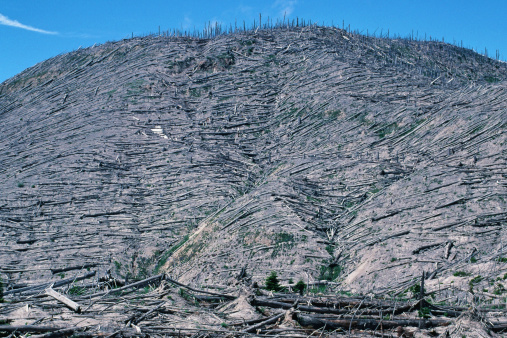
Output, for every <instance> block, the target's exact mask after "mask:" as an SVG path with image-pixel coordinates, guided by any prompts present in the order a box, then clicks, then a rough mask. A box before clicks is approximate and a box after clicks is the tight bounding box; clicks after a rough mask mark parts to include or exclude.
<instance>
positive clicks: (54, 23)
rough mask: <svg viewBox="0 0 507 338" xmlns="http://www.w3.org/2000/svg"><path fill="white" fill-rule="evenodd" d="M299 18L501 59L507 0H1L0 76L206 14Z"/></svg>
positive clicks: (506, 39)
mask: <svg viewBox="0 0 507 338" xmlns="http://www.w3.org/2000/svg"><path fill="white" fill-rule="evenodd" d="M259 13H262V17H263V18H267V17H268V16H269V17H270V18H273V19H275V20H276V19H277V18H280V19H281V18H283V15H284V13H285V14H286V16H287V17H288V18H296V17H299V18H304V19H306V20H308V19H309V20H312V22H317V23H318V24H326V25H330V24H331V23H334V24H335V25H339V26H341V25H342V22H343V20H344V21H345V25H349V24H350V26H351V28H352V29H358V30H359V31H363V32H364V33H366V30H368V32H369V33H370V34H371V33H372V32H375V31H376V32H377V34H378V33H380V31H381V30H382V31H383V32H384V33H385V32H386V31H387V30H388V29H389V31H390V34H391V35H392V34H393V33H396V34H400V35H402V36H407V35H409V34H411V33H412V31H413V33H414V35H416V34H418V35H419V37H424V35H425V34H426V36H428V37H429V36H430V35H431V36H432V37H437V38H439V39H442V37H443V38H445V41H448V42H453V41H456V42H459V43H460V42H461V41H463V45H464V46H466V47H469V48H474V49H475V50H478V51H479V52H481V53H483V52H484V49H485V48H487V49H488V54H489V55H490V56H493V57H494V56H495V52H496V50H499V52H500V58H501V59H502V60H506V59H507V57H506V56H507V19H506V17H507V0H483V1H477V0H474V1H471V0H461V1H457V0H438V1H435V0H424V1H422V0H417V1H416V0H391V1H390V0H346V1H344V0H334V1H331V0H322V1H319V0H274V1H266V0H257V1H246V0H226V1H201V0H199V1H191V0H188V1H181V0H180V1H168V0H144V1H139V0H137V1H132V0H121V1H120V0H100V1H99V0H65V1H64V0H48V1H41V0H1V1H0V82H2V81H4V80H6V79H8V78H10V77H12V76H14V75H15V74H17V73H19V72H21V71H22V70H24V69H26V68H28V67H31V66H33V65H35V64H36V63H38V62H40V61H43V60H45V59H48V58H50V57H52V56H55V55H58V54H61V53H65V52H70V51H73V50H75V49H77V48H79V47H88V46H92V45H93V44H95V43H104V42H106V41H114V40H119V39H123V38H126V37H129V36H131V34H132V33H133V34H134V35H143V34H147V33H150V32H157V31H158V27H159V26H160V28H161V29H162V30H168V29H173V28H177V29H183V30H185V29H190V30H193V29H194V27H195V28H196V29H202V28H203V27H204V24H205V23H207V22H215V21H216V22H220V23H223V24H224V25H225V24H226V25H228V24H230V23H232V24H233V25H234V22H235V20H237V22H238V23H241V24H242V22H243V20H245V21H246V22H247V23H250V24H251V23H253V20H254V19H255V20H258V18H259Z"/></svg>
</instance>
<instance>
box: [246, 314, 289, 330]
mask: <svg viewBox="0 0 507 338" xmlns="http://www.w3.org/2000/svg"><path fill="white" fill-rule="evenodd" d="M283 316H285V312H284V313H280V314H277V315H275V316H272V317H270V318H268V319H266V320H265V321H262V322H260V323H259V324H255V325H252V326H250V327H248V328H246V329H244V330H243V331H241V332H244V333H248V332H255V331H256V330H257V329H259V328H261V327H263V326H264V325H269V324H272V323H276V321H277V320H278V319H280V318H282V317H283Z"/></svg>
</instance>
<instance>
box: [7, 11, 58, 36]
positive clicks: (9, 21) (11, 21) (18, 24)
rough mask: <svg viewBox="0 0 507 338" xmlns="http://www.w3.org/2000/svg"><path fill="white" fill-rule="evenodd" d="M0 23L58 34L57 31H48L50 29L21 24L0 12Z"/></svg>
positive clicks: (38, 31) (43, 32)
mask: <svg viewBox="0 0 507 338" xmlns="http://www.w3.org/2000/svg"><path fill="white" fill-rule="evenodd" d="M0 25H5V26H11V27H16V28H21V29H26V30H28V31H32V32H37V33H42V34H52V35H56V34H58V32H50V31H46V30H44V29H39V28H35V27H32V26H27V25H23V24H22V23H21V22H19V21H16V20H11V19H9V18H8V17H6V16H5V15H2V14H0Z"/></svg>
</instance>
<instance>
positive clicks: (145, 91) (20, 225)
mask: <svg viewBox="0 0 507 338" xmlns="http://www.w3.org/2000/svg"><path fill="white" fill-rule="evenodd" d="M506 76H507V68H506V65H505V63H501V62H498V61H494V60H491V59H488V58H485V57H483V56H481V55H478V54H475V53H473V52H471V51H469V50H465V49H461V48H458V47H454V46H451V45H448V44H444V43H438V42H418V41H408V40H388V39H378V38H366V37H363V36H358V35H354V34H348V33H346V32H345V31H342V30H338V29H332V28H316V27H306V28H293V29H290V30H285V29H284V30H280V29H279V30H273V31H270V30H265V31H264V30H261V31H258V32H248V33H237V34H233V35H228V36H220V37H216V38H214V39H211V40H197V39H190V38H167V37H146V38H136V39H131V40H125V41H120V42H114V43H108V44H105V45H102V46H97V47H93V48H87V49H83V50H78V51H74V52H72V53H69V54H65V55H60V56H58V57H55V58H52V59H50V60H47V61H45V62H43V63H41V64H38V65H36V66H34V67H32V68H30V69H28V70H26V71H25V72H23V73H21V74H19V75H18V76H16V77H14V78H12V79H10V80H8V81H6V82H4V83H3V84H1V85H0V121H1V123H0V189H1V190H0V191H2V193H1V194H0V240H1V241H2V243H3V245H2V247H1V248H0V265H1V267H0V268H1V270H0V274H2V275H3V276H4V279H7V280H8V281H9V282H10V283H16V282H26V281H27V280H47V279H48V278H49V277H50V276H51V270H50V269H51V268H53V269H54V268H61V267H68V266H82V265H85V264H97V265H98V267H99V269H100V271H101V274H104V273H105V271H106V270H107V269H111V270H112V271H113V272H115V273H116V274H117V275H118V276H120V277H122V278H124V277H126V276H127V275H128V276H130V278H131V279H132V278H142V277H147V276H149V275H152V274H154V273H155V272H158V271H167V272H168V273H169V274H170V275H171V276H172V277H173V278H175V279H179V280H180V281H183V282H185V283H189V284H191V285H199V286H202V285H211V284H221V285H226V284H229V285H230V284H234V283H237V279H236V276H237V275H238V274H239V272H240V270H241V268H243V267H244V266H247V273H248V274H249V275H250V276H252V281H259V282H261V283H262V282H263V280H264V279H265V277H266V276H267V274H268V273H269V272H270V271H272V270H274V271H277V272H278V273H279V275H280V276H281V278H282V280H283V281H284V282H287V281H288V280H289V279H290V278H292V279H293V280H294V281H296V280H298V279H299V278H303V279H304V280H305V281H306V280H310V281H312V280H315V279H328V280H332V281H336V282H339V285H338V286H337V287H338V288H339V289H345V290H349V289H351V290H353V291H354V292H359V293H365V294H366V293H370V292H373V293H376V294H385V293H388V292H394V293H397V292H402V291H403V290H405V289H406V288H408V287H409V286H410V285H412V284H413V283H414V281H415V278H416V277H419V276H420V275H421V273H422V271H423V270H424V271H427V272H428V275H427V277H429V278H430V281H429V283H430V288H431V287H432V283H434V285H435V288H437V287H438V285H439V284H438V282H437V278H438V281H439V282H442V281H444V282H445V285H446V286H450V285H451V282H453V283H452V284H453V285H455V286H457V287H458V288H461V289H462V290H464V291H465V290H468V288H469V285H468V282H469V279H470V278H472V277H473V276H475V275H482V276H483V277H487V279H485V280H484V283H486V284H487V280H488V278H489V279H491V280H493V279H495V278H497V277H498V276H503V275H504V273H505V272H507V271H505V270H506V269H507V266H506V264H505V262H503V261H501V262H499V261H498V258H499V257H503V255H504V254H505V253H504V251H505V248H504V244H503V242H504V240H503V239H504V238H505V239H506V240H507V238H506V234H505V230H504V228H503V227H504V226H505V224H506V219H507V211H506V209H507V204H506V201H505V199H506V198H507V190H506V184H507V171H506V157H507V156H506V143H505V142H506V138H507V137H506V133H505V130H506V123H507V85H506V83H507V82H506V81H505V79H506ZM471 257H473V258H471ZM495 259H496V260H495ZM456 271H464V272H466V273H468V274H469V276H470V277H468V278H467V277H462V276H461V277H460V276H457V277H454V276H453V274H454V273H455V272H456ZM432 280H434V282H432ZM442 297H445V295H442Z"/></svg>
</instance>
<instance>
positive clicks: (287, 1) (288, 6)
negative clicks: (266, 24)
mask: <svg viewBox="0 0 507 338" xmlns="http://www.w3.org/2000/svg"><path fill="white" fill-rule="evenodd" d="M296 4H297V0H276V1H275V3H274V4H273V7H274V8H276V9H278V15H280V16H281V17H282V16H289V15H291V14H292V13H293V12H294V9H295V7H296Z"/></svg>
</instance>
